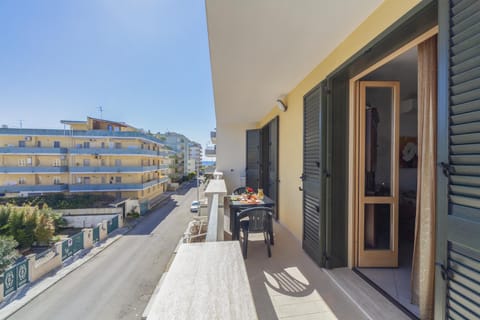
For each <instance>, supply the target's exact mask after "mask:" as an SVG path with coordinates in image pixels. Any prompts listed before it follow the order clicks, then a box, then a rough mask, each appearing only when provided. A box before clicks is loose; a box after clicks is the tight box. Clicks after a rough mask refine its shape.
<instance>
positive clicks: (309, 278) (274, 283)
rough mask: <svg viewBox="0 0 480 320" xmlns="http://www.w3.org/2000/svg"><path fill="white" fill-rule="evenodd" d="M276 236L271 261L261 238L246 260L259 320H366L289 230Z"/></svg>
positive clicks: (251, 245)
mask: <svg viewBox="0 0 480 320" xmlns="http://www.w3.org/2000/svg"><path fill="white" fill-rule="evenodd" d="M274 232H275V245H274V246H273V247H272V257H271V258H268V256H267V250H266V247H265V244H264V242H263V238H262V235H259V238H258V239H257V238H252V239H251V241H250V240H249V245H248V257H247V259H246V260H245V263H246V267H247V273H248V277H249V282H250V287H251V289H252V293H253V297H254V301H255V305H256V308H257V314H258V317H259V319H273V320H276V319H366V317H365V316H364V314H363V313H362V312H361V311H360V310H359V309H358V307H357V306H356V305H355V304H354V303H353V302H352V301H351V300H350V299H349V298H348V297H347V296H346V295H345V294H344V293H343V292H342V291H341V290H340V289H339V288H338V287H337V286H336V285H335V284H334V283H333V282H332V280H331V278H330V277H329V276H328V275H327V274H326V273H325V272H324V270H323V269H321V268H319V267H318V266H317V265H316V264H315V263H314V262H313V261H312V260H311V259H310V258H309V257H308V256H307V255H306V254H305V253H304V251H303V250H302V248H301V244H300V243H299V242H298V240H297V239H296V238H295V237H294V236H293V235H292V234H291V233H290V232H289V231H288V230H286V229H285V228H284V227H282V226H281V225H279V224H275V225H274Z"/></svg>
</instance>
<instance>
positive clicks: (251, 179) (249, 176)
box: [246, 129, 261, 189]
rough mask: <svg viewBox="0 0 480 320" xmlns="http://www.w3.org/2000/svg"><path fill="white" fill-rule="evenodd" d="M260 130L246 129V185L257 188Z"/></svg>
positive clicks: (258, 181)
mask: <svg viewBox="0 0 480 320" xmlns="http://www.w3.org/2000/svg"><path fill="white" fill-rule="evenodd" d="M260 139H261V135H260V130H257V129H254V130H247V168H246V185H247V186H248V187H251V188H255V189H257V188H258V186H259V183H260V180H259V179H260V158H261V156H260V155H261V150H260V149H261V148H260V141H261V140H260Z"/></svg>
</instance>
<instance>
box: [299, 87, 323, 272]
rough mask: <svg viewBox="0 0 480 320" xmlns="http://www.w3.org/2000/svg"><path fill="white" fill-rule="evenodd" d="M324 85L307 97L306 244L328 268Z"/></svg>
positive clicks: (304, 155)
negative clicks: (326, 254) (326, 253)
mask: <svg viewBox="0 0 480 320" xmlns="http://www.w3.org/2000/svg"><path fill="white" fill-rule="evenodd" d="M321 87H322V86H319V87H317V88H315V89H313V90H312V91H310V92H309V93H308V94H307V95H305V97H304V112H303V124H304V125H303V174H302V179H303V239H302V240H303V241H302V246H303V249H304V250H305V252H307V254H308V255H309V256H310V257H311V258H312V259H313V260H314V261H315V262H316V263H317V264H318V265H320V266H322V267H323V266H325V259H324V256H325V181H324V179H323V175H322V172H323V167H324V165H325V160H324V155H325V152H324V148H325V134H323V131H324V129H325V125H324V123H325V117H324V115H325V113H324V109H325V106H324V105H323V104H322V89H321Z"/></svg>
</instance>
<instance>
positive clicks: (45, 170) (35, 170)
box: [0, 166, 68, 174]
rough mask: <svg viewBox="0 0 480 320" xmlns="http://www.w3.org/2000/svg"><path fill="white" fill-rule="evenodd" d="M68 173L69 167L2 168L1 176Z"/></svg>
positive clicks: (0, 170)
mask: <svg viewBox="0 0 480 320" xmlns="http://www.w3.org/2000/svg"><path fill="white" fill-rule="evenodd" d="M63 172H68V167H67V166H60V167H44V166H38V167H0V174H2V173H3V174H16V173H26V174H34V173H63Z"/></svg>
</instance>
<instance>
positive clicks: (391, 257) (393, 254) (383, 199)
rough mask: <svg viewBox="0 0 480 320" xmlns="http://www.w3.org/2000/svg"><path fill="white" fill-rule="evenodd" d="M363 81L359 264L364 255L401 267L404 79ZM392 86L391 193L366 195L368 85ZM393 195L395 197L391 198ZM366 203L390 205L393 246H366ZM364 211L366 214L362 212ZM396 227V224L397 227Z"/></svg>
mask: <svg viewBox="0 0 480 320" xmlns="http://www.w3.org/2000/svg"><path fill="white" fill-rule="evenodd" d="M357 83H358V84H359V100H357V110H358V111H360V112H359V113H360V114H359V116H360V117H359V124H360V125H359V130H358V132H357V133H358V142H359V144H358V145H357V146H358V147H359V152H358V160H359V162H358V166H359V169H360V170H358V171H357V174H356V175H357V176H358V177H359V181H358V182H359V184H358V186H359V187H360V188H361V189H359V190H357V195H358V205H357V206H358V213H357V215H358V226H357V228H356V229H357V230H358V231H357V232H358V243H359V247H358V254H357V258H358V264H360V255H363V256H364V260H365V259H369V260H370V261H372V260H373V263H367V264H365V263H364V265H363V266H364V267H369V266H372V267H373V266H378V267H397V266H398V196H399V191H398V185H399V183H398V173H399V150H398V143H399V139H400V82H399V81H360V80H359V81H357ZM367 87H368V88H392V89H393V91H392V103H393V105H392V110H391V119H390V120H391V124H390V126H391V129H390V138H391V139H392V141H391V144H390V146H391V150H390V160H391V163H390V196H388V197H387V196H367V195H365V191H364V190H365V188H364V187H365V170H363V168H364V167H365V146H364V145H365V140H364V139H362V138H363V137H364V136H365V131H366V127H365V122H366V118H365V111H366V110H365V107H364V106H363V105H364V104H365V105H366V88H367ZM387 198H392V199H387ZM366 204H388V205H390V208H391V209H390V213H389V214H390V226H389V228H390V239H389V241H390V249H382V250H365V249H363V250H362V246H361V243H360V241H362V240H361V239H363V238H364V236H365V233H364V229H365V228H362V226H363V227H364V226H365V207H363V208H362V205H363V206H365V205H366ZM362 213H363V214H362ZM395 227H396V228H395Z"/></svg>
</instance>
